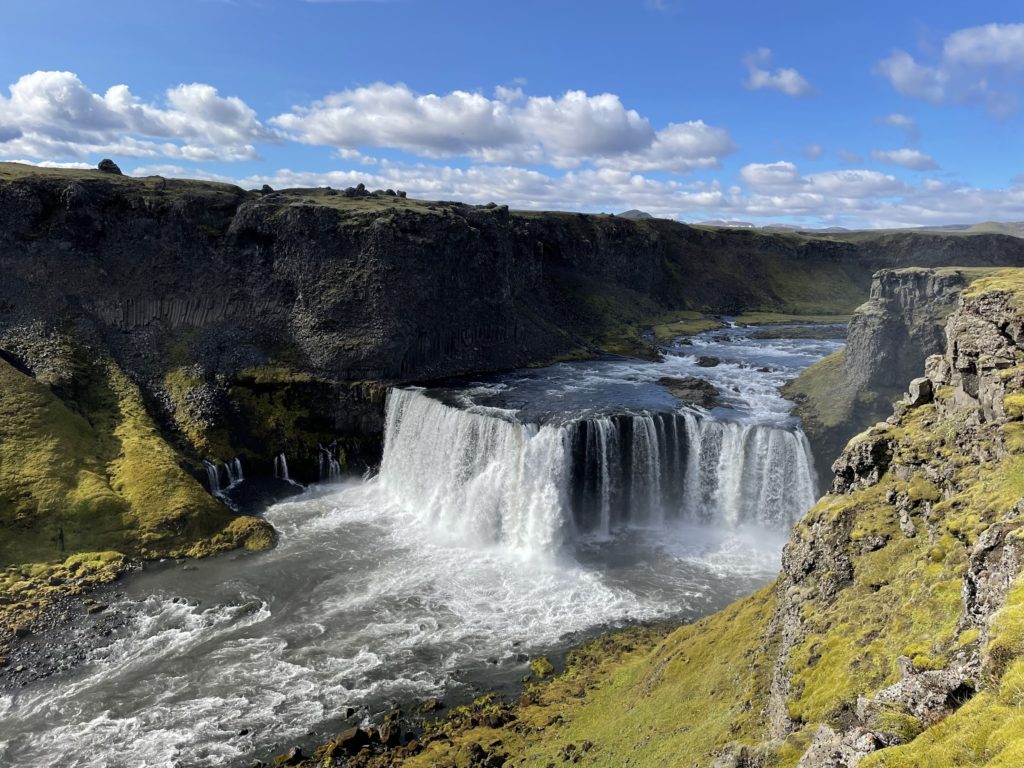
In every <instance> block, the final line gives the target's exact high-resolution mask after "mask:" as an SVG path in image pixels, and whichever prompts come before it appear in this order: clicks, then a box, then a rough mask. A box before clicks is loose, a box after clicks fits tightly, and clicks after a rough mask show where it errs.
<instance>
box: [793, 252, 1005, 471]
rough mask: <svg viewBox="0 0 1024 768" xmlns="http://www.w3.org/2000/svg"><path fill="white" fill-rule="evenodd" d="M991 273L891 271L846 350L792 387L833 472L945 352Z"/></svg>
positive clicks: (876, 285) (881, 275)
mask: <svg viewBox="0 0 1024 768" xmlns="http://www.w3.org/2000/svg"><path fill="white" fill-rule="evenodd" d="M987 272H988V270H986V269H984V268H967V267H948V268H938V269H924V268H907V269H884V270H880V271H879V272H878V273H876V274H875V275H874V277H873V279H872V282H871V294H870V298H869V299H868V301H866V302H865V303H864V304H862V305H861V306H860V307H858V308H857V310H856V312H854V314H853V317H852V318H851V320H850V325H849V329H848V332H847V343H846V347H845V348H844V349H843V350H841V351H840V352H837V353H835V354H834V355H832V356H830V357H829V358H826V359H825V360H823V361H821V362H820V363H818V364H817V365H815V366H812V367H811V368H809V369H808V370H807V371H805V372H804V373H803V374H801V375H800V376H799V377H798V378H797V379H796V380H794V381H793V382H791V383H790V384H789V385H787V387H786V390H785V391H786V393H787V395H788V396H789V397H791V398H792V399H794V400H795V401H796V402H797V409H796V413H797V415H799V416H800V417H801V419H802V421H803V424H804V431H805V432H806V433H807V436H808V439H809V440H810V442H811V446H812V447H813V449H814V455H815V459H816V460H817V463H818V467H817V468H818V472H819V474H821V475H827V474H828V469H829V465H830V464H831V462H832V461H833V460H834V459H835V457H836V456H838V455H839V452H840V451H842V449H843V447H844V446H845V445H846V443H847V442H848V441H849V440H850V438H852V437H853V436H854V435H856V434H857V433H858V432H860V431H861V430H863V429H865V428H866V427H868V426H869V425H871V424H874V423H875V422H878V421H881V420H882V419H884V418H885V417H886V416H887V415H888V414H889V412H890V410H891V408H892V403H893V402H894V401H895V400H896V399H897V398H899V397H901V396H902V394H903V392H904V388H905V385H906V382H907V381H909V380H910V379H911V378H913V377H915V376H920V374H921V371H922V369H923V367H924V361H925V358H927V357H928V356H929V355H933V354H936V353H938V352H941V351H942V348H943V346H944V344H945V336H944V328H945V320H946V317H947V316H948V315H949V314H950V313H951V312H952V311H953V309H954V307H955V306H956V302H957V299H958V298H959V296H960V292H961V291H963V289H964V288H965V287H966V286H968V285H969V284H970V283H971V281H972V280H975V279H977V278H979V277H982V276H984V275H985V274H986V273H987Z"/></svg>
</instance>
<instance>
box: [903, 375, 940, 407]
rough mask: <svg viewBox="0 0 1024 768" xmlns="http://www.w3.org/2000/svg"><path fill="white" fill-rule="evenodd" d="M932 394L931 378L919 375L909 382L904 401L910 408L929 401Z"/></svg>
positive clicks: (933, 391) (933, 392) (933, 393)
mask: <svg viewBox="0 0 1024 768" xmlns="http://www.w3.org/2000/svg"><path fill="white" fill-rule="evenodd" d="M934 395H935V390H934V388H933V386H932V380H931V379H929V378H926V377H924V376H921V377H920V378H917V379H914V380H913V381H911V382H910V393H909V394H908V395H907V400H906V403H907V405H908V406H910V407H911V408H917V407H918V406H920V405H927V404H928V403H930V402H931V401H932V398H933V397H934Z"/></svg>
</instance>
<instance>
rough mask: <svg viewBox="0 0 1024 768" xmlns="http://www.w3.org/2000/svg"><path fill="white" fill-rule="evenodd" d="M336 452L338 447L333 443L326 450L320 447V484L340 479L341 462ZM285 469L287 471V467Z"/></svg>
mask: <svg viewBox="0 0 1024 768" xmlns="http://www.w3.org/2000/svg"><path fill="white" fill-rule="evenodd" d="M337 451H338V446H337V445H336V444H335V443H331V445H329V446H327V447H326V448H325V447H324V446H322V445H321V446H320V482H322V483H332V482H335V481H337V480H340V479H341V462H339V461H338V456H337ZM283 455H284V454H282V456H283ZM285 468H286V469H287V465H285Z"/></svg>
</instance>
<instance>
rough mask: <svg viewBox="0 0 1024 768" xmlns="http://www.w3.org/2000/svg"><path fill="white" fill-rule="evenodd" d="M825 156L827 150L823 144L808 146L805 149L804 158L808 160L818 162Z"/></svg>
mask: <svg viewBox="0 0 1024 768" xmlns="http://www.w3.org/2000/svg"><path fill="white" fill-rule="evenodd" d="M824 154H825V148H824V147H823V146H821V144H808V145H807V146H806V147H804V157H806V158H807V159H808V160H817V159H819V158H820V157H821V156H822V155H824Z"/></svg>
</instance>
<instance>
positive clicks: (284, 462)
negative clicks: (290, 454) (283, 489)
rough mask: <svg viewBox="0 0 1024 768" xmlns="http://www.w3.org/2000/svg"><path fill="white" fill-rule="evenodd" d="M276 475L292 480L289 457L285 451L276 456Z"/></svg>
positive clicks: (285, 479)
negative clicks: (289, 470) (289, 474)
mask: <svg viewBox="0 0 1024 768" xmlns="http://www.w3.org/2000/svg"><path fill="white" fill-rule="evenodd" d="M274 477H276V478H277V479H278V480H284V481H285V482H288V483H290V482H291V481H292V479H291V478H290V477H289V476H288V458H287V457H286V456H285V455H284V454H283V453H279V454H277V456H275V457H274Z"/></svg>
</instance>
